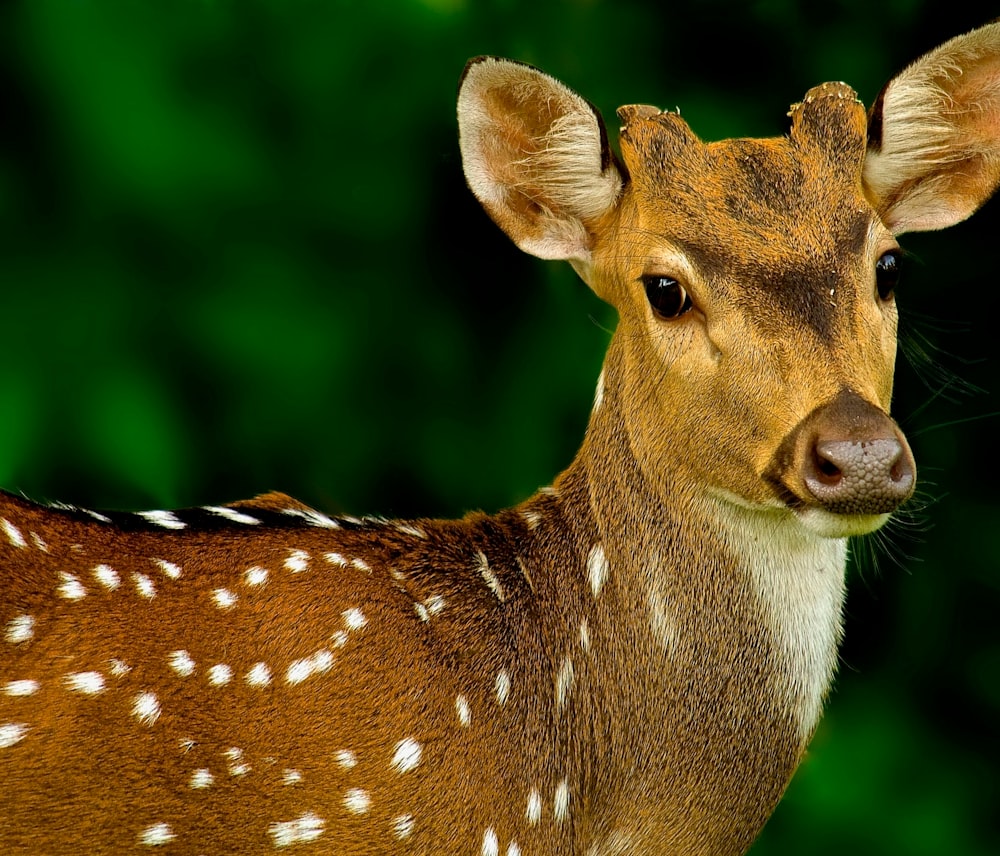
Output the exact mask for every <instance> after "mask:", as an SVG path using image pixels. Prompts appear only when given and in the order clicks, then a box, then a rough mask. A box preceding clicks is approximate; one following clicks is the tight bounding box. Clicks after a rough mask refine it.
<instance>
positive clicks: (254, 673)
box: [246, 663, 271, 687]
mask: <svg viewBox="0 0 1000 856" xmlns="http://www.w3.org/2000/svg"><path fill="white" fill-rule="evenodd" d="M246 682H247V683H248V684H249V685H250V686H252V687H266V686H267V685H268V684H269V683H271V670H270V669H269V668H268V667H267V663H254V664H253V666H251V667H250V671H249V672H247V674H246Z"/></svg>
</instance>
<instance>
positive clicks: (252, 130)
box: [0, 0, 1000, 856]
mask: <svg viewBox="0 0 1000 856" xmlns="http://www.w3.org/2000/svg"><path fill="white" fill-rule="evenodd" d="M970 5H973V4H960V3H954V2H940V0H934V2H932V0H891V2H883V3H878V2H873V1H872V0H826V2H823V3H816V2H811V0H742V2H723V0H716V1H715V2H701V3H694V2H683V1H682V0H678V2H673V3H657V2H642V0H621V2H608V0H562V2H543V0H530V2H524V0H492V2H474V0H398V2H377V0H369V2H347V1H346V0H326V2H319V0H314V2H305V0H290V2H277V0H271V2H266V0H239V2H236V0H230V2H222V1H221V0H199V2H195V0H179V2H171V3H161V2H143V3H135V2H117V0H101V1H100V2H90V0H74V2H69V0H23V1H22V2H8V3H5V4H3V5H2V6H0V97H2V110H3V124H2V128H3V130H2V131H0V345H2V356H0V485H2V486H3V487H5V488H7V489H10V490H16V491H24V492H25V493H27V494H28V495H30V496H32V497H35V498H40V499H59V500H63V501H67V502H71V503H77V504H82V505H87V506H92V507H111V508H132V509H139V508H150V507H163V506H184V505H193V504H201V503H216V502H222V501H227V500H233V499H237V498H242V497H246V496H250V495H252V494H255V493H258V492H261V491H264V490H268V489H277V490H283V491H286V492H288V493H291V494H293V495H295V496H297V497H298V498H300V499H302V500H304V501H306V502H309V503H311V504H313V505H315V506H317V507H319V508H321V509H323V510H325V511H329V512H340V511H350V512H356V513H382V514H389V515H412V514H425V515H430V514H433V515H457V514H461V513H462V512H464V511H465V510H468V509H472V508H484V509H487V510H492V509H497V508H499V507H502V506H504V505H506V504H509V503H513V502H516V501H518V500H520V499H522V498H523V497H525V496H526V495H527V494H529V493H530V492H531V491H532V490H533V489H534V488H535V487H536V486H538V485H539V484H544V483H547V482H548V481H549V480H550V479H551V477H552V476H553V475H554V474H555V473H556V472H557V471H558V470H559V469H561V468H562V467H563V466H565V465H566V464H567V463H568V461H569V460H570V458H571V457H572V455H573V453H574V451H575V448H576V446H577V444H578V442H579V440H580V438H581V436H582V432H583V429H584V425H585V422H586V418H587V414H588V412H589V407H590V402H591V397H592V393H593V386H594V382H595V379H596V377H597V374H598V371H599V366H600V361H601V357H602V354H603V350H604V348H605V346H606V344H607V341H608V338H609V331H610V330H611V329H612V328H613V325H614V317H613V314H612V313H611V312H610V311H609V310H608V309H607V308H606V307H605V306H603V305H602V304H601V303H600V302H599V301H598V300H597V299H596V298H595V297H593V296H592V295H591V294H589V293H588V291H587V289H586V288H585V287H584V286H583V285H582V284H580V283H579V282H578V281H577V280H576V279H575V278H574V276H573V274H572V273H571V271H570V270H569V269H568V267H566V266H563V265H557V264H550V263H543V262H540V261H537V260H533V259H529V258H528V257H526V256H523V255H521V254H519V253H518V251H517V250H516V249H514V248H513V246H512V245H510V244H509V243H508V241H507V239H506V238H504V237H503V236H502V235H501V234H500V232H499V231H498V230H497V229H496V228H495V227H493V226H492V224H491V223H490V222H489V220H488V219H487V218H486V216H485V215H484V214H483V213H482V212H481V211H480V209H479V208H478V207H477V205H476V203H475V202H474V200H473V199H472V197H471V195H470V194H469V193H468V192H467V191H466V189H465V187H464V183H463V179H462V175H461V167H460V163H459V157H458V149H457V144H456V131H455V119H454V97H455V90H456V84H457V79H458V76H459V74H460V72H461V69H462V67H463V65H464V63H465V61H466V59H467V58H468V57H470V56H473V55H476V54H480V53H495V54H502V55H507V56H511V57H515V58H518V59H521V60H525V61H528V62H531V63H534V64H536V65H539V66H541V67H543V68H545V69H546V70H548V71H549V72H551V73H553V74H554V75H556V76H557V77H559V78H560V79H562V80H564V81H566V82H567V83H569V84H570V85H572V86H573V87H574V88H576V89H577V90H578V91H580V92H581V93H583V94H584V95H585V96H586V97H588V98H589V99H590V100H592V101H593V102H595V103H596V104H597V105H598V106H599V107H600V108H601V109H602V110H603V111H604V113H605V115H606V116H613V110H614V108H615V107H616V106H617V105H618V104H620V103H632V102H648V103H657V104H660V105H661V106H664V107H673V106H675V105H679V106H680V107H681V110H682V112H683V114H684V115H685V117H686V118H687V120H688V121H689V123H690V124H691V125H692V126H693V127H694V129H695V130H696V131H697V132H699V133H700V134H701V135H702V136H703V137H705V138H709V139H718V138H721V137H726V136H734V135H736V136H749V135H753V136H756V135H773V134H780V133H783V132H784V130H785V128H786V122H787V120H786V117H785V113H786V110H787V106H788V104H789V103H790V102H792V101H795V100H798V99H799V98H801V96H802V94H803V93H804V92H805V90H806V89H807V88H808V87H809V86H811V85H813V84H815V83H819V82H821V81H825V80H831V79H833V80H836V79H842V80H846V81H848V82H850V83H851V84H852V85H853V86H854V87H855V88H856V89H857V90H858V92H859V93H860V95H861V97H862V98H863V99H864V100H865V101H866V103H870V102H871V100H872V99H873V98H874V96H875V95H876V93H877V92H878V90H879V88H880V86H881V84H882V83H883V82H884V81H885V80H886V79H887V78H888V77H889V76H890V75H891V74H892V73H893V72H894V71H895V70H897V69H899V68H901V67H902V66H903V65H904V64H905V63H906V62H908V61H909V60H910V59H912V58H914V57H915V56H917V55H918V54H919V53H921V52H923V51H924V50H927V49H929V48H931V47H933V46H935V45H936V44H938V43H939V42H941V41H943V40H944V39H946V38H947V37H950V36H951V35H954V34H957V33H959V32H962V31H964V30H966V29H970V28H971V27H973V26H975V25H977V24H979V23H982V22H983V20H984V16H983V15H982V14H974V13H973V12H972V11H969V10H968V8H967V7H968V6H970ZM609 125H610V126H611V127H612V128H613V127H614V126H615V123H614V121H613V119H612V120H611V121H610V122H609ZM998 227H1000V203H996V202H994V203H991V204H989V205H987V206H986V208H984V209H983V211H981V212H980V213H979V214H978V215H977V216H976V217H975V218H973V219H972V220H971V221H969V222H968V223H966V224H963V225H961V226H959V227H957V228H955V229H952V230H950V232H947V233H940V234H928V235H912V236H908V237H906V238H905V240H904V244H905V246H906V247H907V248H908V249H909V250H910V251H911V252H912V257H911V259H910V261H909V265H908V269H907V272H906V276H905V279H904V281H903V284H902V285H901V287H900V288H899V291H898V296H899V303H900V305H901V307H902V311H903V313H904V316H903V327H904V332H903V335H904V341H905V342H906V343H908V349H907V350H908V352H909V353H910V355H911V357H912V359H911V360H910V361H908V360H906V359H904V358H902V357H901V359H900V363H899V368H898V373H897V377H898V381H897V389H898V392H897V398H896V404H895V409H896V415H897V417H898V419H899V421H900V422H901V424H902V425H903V427H904V429H905V430H907V432H908V434H909V437H910V439H911V442H912V444H913V446H914V449H915V452H916V455H917V459H918V462H919V464H920V468H921V469H920V472H921V475H922V493H921V496H920V498H919V501H918V502H917V503H916V504H915V507H914V509H913V510H912V512H911V514H910V515H909V516H908V518H907V519H906V521H905V522H904V523H903V524H901V525H897V526H895V527H894V528H893V529H891V530H889V532H888V533H887V534H886V535H885V537H880V538H877V539H868V540H867V541H863V542H861V543H859V544H858V545H856V552H857V553H858V554H859V556H860V561H858V562H857V563H856V564H855V565H854V567H853V568H852V571H851V577H852V579H851V595H850V600H849V604H848V617H847V641H846V644H845V646H844V649H843V658H842V660H843V663H842V667H841V673H840V677H839V680H838V682H837V685H836V689H835V692H834V694H833V696H832V698H831V701H830V704H829V708H828V713H827V715H826V718H825V719H824V721H823V724H822V725H821V727H820V729H819V732H818V734H817V736H816V739H815V742H814V744H813V747H812V749H811V752H810V755H809V757H808V759H807V761H806V762H805V764H804V765H803V767H802V768H801V770H800V771H799V773H798V774H797V776H796V778H795V780H794V782H793V783H792V785H791V787H790V789H789V792H788V794H787V797H786V799H785V801H784V802H783V803H782V805H781V807H780V808H779V810H778V812H777V813H776V815H775V816H774V818H773V819H772V821H771V822H770V824H769V825H768V827H767V829H766V830H765V833H764V835H763V837H762V838H761V840H760V841H759V842H758V844H757V845H756V846H755V848H754V850H753V853H754V854H755V856H773V854H784V853H789V854H790V853H795V854H801V853H810V854H843V853H845V852H849V853H852V854H854V856H862V854H914V856H932V854H933V856H941V855H942V854H962V856H973V854H976V856H980V854H981V855H982V856H988V854H996V853H998V852H1000V820H998V818H1000V811H998V809H1000V799H998V798H1000V787H998V775H1000V739H998V726H1000V716H998V714H1000V501H998V499H997V485H998V478H997V475H998V464H997V436H998V429H1000V417H998V415H997V412H998V410H1000V402H998V400H997V398H998V393H1000V353H998V352H1000V344H998V336H997V333H996V319H995V316H994V313H993V311H992V308H993V305H994V302H995V295H996V292H997V288H998V284H1000V261H998V260H997V253H996V250H997V231H998Z"/></svg>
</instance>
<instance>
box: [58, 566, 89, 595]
mask: <svg viewBox="0 0 1000 856" xmlns="http://www.w3.org/2000/svg"><path fill="white" fill-rule="evenodd" d="M56 591H57V592H58V594H59V597H64V598H66V600H80V599H81V598H84V597H86V596H87V590H86V589H85V588H84V587H83V583H81V582H80V581H79V580H78V579H77V578H76V577H74V576H73V575H72V574H67V573H66V572H65V571H60V572H59V588H57V589H56Z"/></svg>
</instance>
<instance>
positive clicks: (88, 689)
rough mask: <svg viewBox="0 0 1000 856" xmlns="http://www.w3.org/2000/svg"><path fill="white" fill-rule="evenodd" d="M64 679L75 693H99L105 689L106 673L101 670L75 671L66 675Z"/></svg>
mask: <svg viewBox="0 0 1000 856" xmlns="http://www.w3.org/2000/svg"><path fill="white" fill-rule="evenodd" d="M64 680H65V681H66V686H67V687H69V689H71V690H72V691H73V692H75V693H81V694H83V695H97V694H98V693H99V692H102V691H103V690H104V675H102V674H101V673H100V672H74V673H72V674H69V675H66V677H65V678H64Z"/></svg>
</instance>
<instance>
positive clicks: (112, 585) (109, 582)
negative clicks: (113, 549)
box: [94, 565, 121, 591]
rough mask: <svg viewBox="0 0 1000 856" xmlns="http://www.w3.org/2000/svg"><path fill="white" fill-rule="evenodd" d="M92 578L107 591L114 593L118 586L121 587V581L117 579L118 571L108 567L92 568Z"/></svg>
mask: <svg viewBox="0 0 1000 856" xmlns="http://www.w3.org/2000/svg"><path fill="white" fill-rule="evenodd" d="M94 576H95V577H96V578H97V581H98V582H99V583H100V584H101V585H102V586H104V588H106V589H107V590H108V591H114V590H115V589H116V588H118V586H119V585H121V579H119V577H118V571H116V570H115V569H114V568H112V567H109V566H108V565H98V566H97V567H96V568H94Z"/></svg>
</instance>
